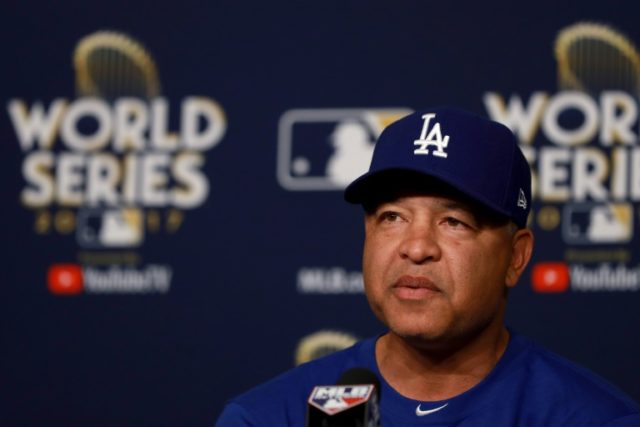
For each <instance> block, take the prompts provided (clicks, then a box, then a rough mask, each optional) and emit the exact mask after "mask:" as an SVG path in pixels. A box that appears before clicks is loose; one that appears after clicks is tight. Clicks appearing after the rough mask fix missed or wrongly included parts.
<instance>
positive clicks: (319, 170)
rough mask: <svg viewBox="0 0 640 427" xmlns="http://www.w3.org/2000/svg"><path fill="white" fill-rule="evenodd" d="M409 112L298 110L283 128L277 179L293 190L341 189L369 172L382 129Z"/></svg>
mask: <svg viewBox="0 0 640 427" xmlns="http://www.w3.org/2000/svg"><path fill="white" fill-rule="evenodd" d="M411 112H412V110H410V109H407V108H367V109H365V108H362V109H296V110H289V111H286V112H285V113H284V114H283V115H282V117H281V118H280V123H279V125H278V164H277V176H278V182H279V183H280V185H281V186H282V187H283V188H285V189H287V190H292V191H327V190H329V191H330V190H342V189H344V188H345V187H346V186H347V184H349V183H350V182H351V181H353V180H354V179H355V178H357V177H358V176H360V175H362V174H363V173H365V172H366V171H367V170H369V163H370V162H371V156H372V155H373V147H374V145H375V142H376V140H377V139H378V136H379V135H380V133H381V132H382V130H383V129H384V128H385V127H386V126H387V125H389V124H391V123H392V122H394V121H396V120H397V119H399V118H401V117H404V116H406V115H407V114H410V113H411Z"/></svg>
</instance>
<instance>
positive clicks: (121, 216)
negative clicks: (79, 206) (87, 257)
mask: <svg viewBox="0 0 640 427" xmlns="http://www.w3.org/2000/svg"><path fill="white" fill-rule="evenodd" d="M76 240H77V241H78V244H80V245H81V246H83V247H86V248H124V247H135V246H139V245H141V244H142V242H143V240H144V221H143V215H142V211H141V210H140V209H135V208H123V209H104V210H103V209H87V210H83V211H80V212H78V225H77V228H76Z"/></svg>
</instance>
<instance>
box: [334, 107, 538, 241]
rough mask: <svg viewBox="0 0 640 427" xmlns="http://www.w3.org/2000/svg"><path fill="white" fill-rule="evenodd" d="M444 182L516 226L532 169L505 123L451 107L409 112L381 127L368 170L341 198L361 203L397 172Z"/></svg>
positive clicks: (524, 209) (392, 181) (524, 210)
mask: <svg viewBox="0 0 640 427" xmlns="http://www.w3.org/2000/svg"><path fill="white" fill-rule="evenodd" d="M401 175H402V176H405V177H407V176H409V177H411V176H413V177H416V176H418V177H419V176H425V177H430V178H435V179H436V180H437V181H441V182H444V183H445V184H448V185H449V186H451V187H453V188H454V189H456V190H458V191H460V192H461V193H462V194H464V195H466V196H468V197H469V198H471V199H472V200H474V201H476V202H478V203H480V204H481V205H483V206H484V207H486V208H488V209H489V211H493V212H495V213H496V214H498V215H500V216H503V217H508V218H510V219H512V220H513V221H514V222H515V223H516V224H517V225H518V227H520V228H523V227H525V226H526V224H527V216H528V215H529V210H530V209H531V170H530V168H529V164H528V163H527V160H526V159H525V157H524V155H523V154H522V151H520V148H519V147H518V144H517V142H516V138H515V136H514V135H513V133H512V132H511V130H509V128H507V127H506V126H504V125H502V124H500V123H498V122H494V121H492V120H489V119H486V118H483V117H480V116H477V115H474V114H471V113H468V112H465V111H461V110H458V109H453V108H433V109H430V110H422V111H417V112H415V113H412V114H410V115H408V116H406V117H403V118H401V119H400V120H398V121H396V122H394V123H392V124H390V125H389V126H388V127H387V128H385V129H384V131H383V132H382V134H381V135H380V138H378V142H377V143H376V146H375V148H374V151H373V158H372V160H371V166H370V168H369V172H367V173H365V174H364V175H362V176H361V177H359V178H357V179H356V180H355V181H353V182H352V183H351V184H349V186H348V187H347V188H346V190H345V192H344V198H345V200H347V201H348V202H350V203H355V204H363V203H366V202H367V201H370V200H372V199H373V198H375V197H376V194H377V192H378V190H380V189H381V187H386V188H389V186H397V187H398V188H396V189H397V190H402V188H401V185H403V183H405V184H406V180H397V177H398V176H401Z"/></svg>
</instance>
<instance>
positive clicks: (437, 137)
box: [413, 113, 449, 158]
mask: <svg viewBox="0 0 640 427" xmlns="http://www.w3.org/2000/svg"><path fill="white" fill-rule="evenodd" d="M435 116H436V115H435V114H433V113H432V114H424V115H423V116H422V120H424V123H423V125H422V132H421V133H420V139H416V140H414V141H413V145H417V146H418V148H416V149H415V150H413V154H429V150H427V147H429V146H435V147H436V149H435V150H434V151H433V155H434V156H437V157H442V158H447V153H446V152H445V151H444V149H445V148H447V145H449V135H445V136H444V138H443V137H442V131H441V130H440V123H438V122H436V123H435V124H434V125H433V127H432V128H431V131H429V123H430V122H431V119H433V118H434V117H435ZM427 132H429V133H427Z"/></svg>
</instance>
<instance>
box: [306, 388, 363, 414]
mask: <svg viewBox="0 0 640 427" xmlns="http://www.w3.org/2000/svg"><path fill="white" fill-rule="evenodd" d="M374 388H375V386H374V385H371V384H369V385H354V386H317V387H315V388H314V389H313V391H312V392H311V396H310V397H309V404H310V405H313V406H315V407H316V408H318V409H320V410H321V411H322V412H324V413H326V414H328V415H334V414H337V413H338V412H342V411H345V410H347V409H349V408H353V407H354V406H358V405H360V404H361V403H364V402H366V401H368V400H369V397H371V393H372V392H373V390H374Z"/></svg>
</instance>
